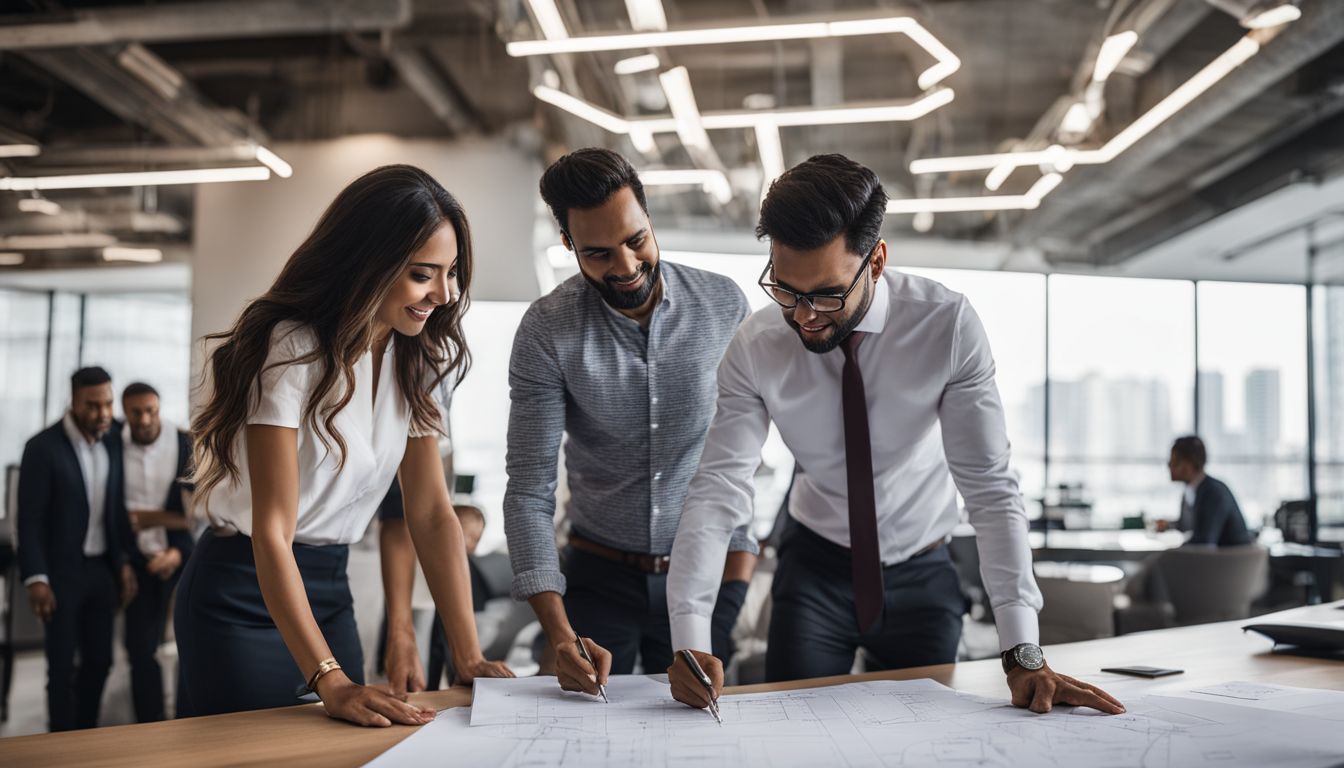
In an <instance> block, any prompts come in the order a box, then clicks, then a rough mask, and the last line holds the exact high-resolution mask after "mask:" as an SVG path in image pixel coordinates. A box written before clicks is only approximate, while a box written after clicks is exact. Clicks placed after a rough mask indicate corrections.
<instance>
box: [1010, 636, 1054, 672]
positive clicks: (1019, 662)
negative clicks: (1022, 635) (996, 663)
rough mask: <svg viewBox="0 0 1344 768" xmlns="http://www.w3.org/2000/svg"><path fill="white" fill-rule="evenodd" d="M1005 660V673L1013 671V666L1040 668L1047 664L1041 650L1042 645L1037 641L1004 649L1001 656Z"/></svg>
mask: <svg viewBox="0 0 1344 768" xmlns="http://www.w3.org/2000/svg"><path fill="white" fill-rule="evenodd" d="M1000 658H1001V659H1002V660H1003V671H1004V674H1007V673H1009V672H1012V671H1013V667H1021V668H1023V669H1031V670H1035V669H1040V668H1041V667H1044V666H1045V654H1044V653H1042V652H1041V646H1039V645H1037V644H1035V643H1022V644H1020V645H1015V646H1013V647H1012V648H1009V649H1008V650H1006V651H1004V652H1003V654H1002V655H1001V656H1000Z"/></svg>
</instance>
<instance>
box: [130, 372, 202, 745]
mask: <svg viewBox="0 0 1344 768" xmlns="http://www.w3.org/2000/svg"><path fill="white" fill-rule="evenodd" d="M121 411H122V413H123V414H125V416H126V424H125V426H123V427H122V430H121V441H122V462H123V466H124V467H125V476H126V510H127V513H128V514H129V516H130V520H131V523H132V525H133V526H134V528H135V529H136V541H135V546H133V547H131V553H130V558H129V559H130V562H131V565H132V566H133V567H134V568H135V574H136V579H137V583H138V585H139V588H138V589H137V590H136V597H135V599H134V600H132V601H131V604H130V605H128V606H126V655H127V656H128V657H129V658H130V661H131V702H132V703H133V704H134V705H135V719H136V722H140V723H151V722H156V721H158V720H162V719H163V718H164V706H163V670H162V668H161V667H160V666H159V660H158V658H157V656H156V655H155V654H156V652H157V651H158V649H159V645H160V644H161V643H162V642H163V633H164V629H165V628H166V626H167V624H168V606H169V605H171V604H172V595H173V588H174V587H176V586H177V579H178V576H179V575H180V574H181V572H182V565H183V563H185V562H186V561H187V557H188V556H189V555H190V554H191V545H192V542H191V534H190V533H188V532H187V529H188V525H187V516H186V512H185V510H186V504H185V502H184V500H183V498H182V483H181V479H182V478H183V477H186V476H187V474H188V473H189V470H190V460H191V438H190V437H189V436H188V435H187V433H185V432H182V431H180V430H178V429H177V428H175V427H174V426H173V425H172V424H169V423H166V422H164V421H163V420H162V418H161V417H160V416H159V393H158V391H157V390H155V389H154V387H152V386H150V385H148V384H144V383H141V382H136V383H134V384H131V385H130V386H128V387H126V389H125V390H124V391H123V392H122V395H121Z"/></svg>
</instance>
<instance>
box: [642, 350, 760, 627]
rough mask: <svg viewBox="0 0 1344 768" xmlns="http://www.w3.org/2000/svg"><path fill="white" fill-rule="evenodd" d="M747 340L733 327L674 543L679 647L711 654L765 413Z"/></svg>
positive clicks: (672, 580) (674, 620) (673, 607)
mask: <svg viewBox="0 0 1344 768" xmlns="http://www.w3.org/2000/svg"><path fill="white" fill-rule="evenodd" d="M749 341H750V331H749V329H748V328H747V327H746V326H744V327H743V328H740V329H738V332H737V334H736V335H735V336H734V337H733V340H732V342H731V343H730V344H729V345H728V350H727V352H725V353H724V356H723V361H722V362H721V363H720V364H719V373H718V390H719V392H718V406H717V409H716V410H715V413H714V419H713V421H711V422H710V425H709V431H708V433H707V434H706V436H705V448H704V451H703V453H702V454H701V456H700V466H699V469H698V470H697V471H696V473H695V477H694V478H693V479H692V480H691V485H690V490H689V491H688V493H687V497H686V504H685V507H684V508H683V510H682V513H681V523H680V525H679V526H678V527H677V537H676V540H675V541H674V543H673V544H672V565H671V569H670V570H669V571H668V576H667V605H668V616H669V619H670V621H671V624H672V647H673V648H674V649H677V650H682V649H694V650H698V651H704V652H709V651H710V623H711V617H712V616H713V613H714V603H715V600H716V599H717V598H718V591H719V582H720V580H721V577H722V575H723V563H724V558H725V557H726V556H727V553H728V549H729V542H730V540H734V539H735V537H736V536H738V535H739V533H740V531H737V530H735V529H741V528H742V527H743V526H745V525H747V524H748V523H750V522H751V513H752V501H753V496H754V492H755V489H754V486H753V484H752V477H753V475H754V474H755V472H756V468H757V467H758V466H759V465H760V462H761V446H762V445H764V444H765V438H766V434H767V432H768V430H769V427H770V416H769V412H768V411H767V410H766V407H765V403H764V402H763V401H762V400H761V397H760V393H759V391H758V390H757V387H756V385H755V382H754V378H755V377H754V375H753V373H752V368H751V359H750V356H749V354H748V345H749ZM743 535H745V534H743ZM753 546H754V543H753Z"/></svg>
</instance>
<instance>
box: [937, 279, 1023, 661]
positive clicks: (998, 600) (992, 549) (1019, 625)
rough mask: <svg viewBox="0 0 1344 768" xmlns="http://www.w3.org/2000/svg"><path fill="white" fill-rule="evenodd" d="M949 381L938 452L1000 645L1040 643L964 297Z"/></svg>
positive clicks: (990, 364)
mask: <svg viewBox="0 0 1344 768" xmlns="http://www.w3.org/2000/svg"><path fill="white" fill-rule="evenodd" d="M951 370H952V375H951V378H950V380H949V382H948V384H947V386H946V388H945V389H944V391H943V397H942V401H941V403H940V405H939V411H938V416H939V420H940V422H941V423H942V432H943V451H944V453H945V455H946V457H947V465H948V467H949V469H951V471H952V477H953V479H954V480H955V481H956V484H957V489H958V490H959V491H960V492H961V496H962V498H963V499H965V502H966V513H967V516H968V518H969V520H970V523H971V525H972V526H973V527H974V528H975V540H976V548H977V549H978V550H979V553H980V575H981V577H982V578H983V579H984V582H985V586H986V588H987V589H988V591H989V598H990V605H991V607H992V608H993V611H994V620H995V623H996V624H997V626H998V631H999V644H1000V646H1001V648H1002V649H1003V650H1007V649H1009V648H1012V647H1013V646H1015V645H1018V644H1020V643H1038V642H1040V629H1039V624H1038V621H1037V612H1038V611H1040V609H1041V605H1042V602H1043V601H1042V599H1041V592H1040V590H1039V589H1038V588H1037V586H1036V579H1035V577H1034V576H1033V575H1032V570H1031V545H1030V542H1029V540H1028V538H1027V514H1026V509H1025V508H1024V507H1023V504H1022V493H1021V491H1020V490H1019V488H1018V485H1017V478H1016V477H1015V476H1014V475H1013V473H1012V470H1011V469H1010V468H1009V456H1010V454H1011V450H1010V446H1009V443H1008V431H1007V428H1006V427H1005V426H1004V417H1003V405H1002V403H1001V402H1000V400H999V391H998V387H997V385H996V384H995V382H994V357H993V355H992V354H991V351H990V347H989V339H988V337H987V336H986V335H985V329H984V326H983V325H981V323H980V318H979V316H978V315H977V314H976V313H975V310H974V309H973V308H972V307H971V305H970V303H969V302H967V301H966V300H965V299H963V300H962V302H961V306H960V308H959V310H958V313H957V321H956V330H955V332H954V334H953V341H952V361H951Z"/></svg>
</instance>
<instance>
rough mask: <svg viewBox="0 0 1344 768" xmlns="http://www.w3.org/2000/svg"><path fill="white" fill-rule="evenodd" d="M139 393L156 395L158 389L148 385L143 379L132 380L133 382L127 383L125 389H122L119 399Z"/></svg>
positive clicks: (135, 395) (138, 394)
mask: <svg viewBox="0 0 1344 768" xmlns="http://www.w3.org/2000/svg"><path fill="white" fill-rule="evenodd" d="M140 395H153V396H155V397H158V396H159V390H157V389H155V388H153V387H151V386H150V385H148V384H146V383H145V382H143V381H137V382H134V383H133V384H128V385H127V386H126V389H124V390H122V393H121V399H122V400H125V399H126V398H128V397H139V396H140Z"/></svg>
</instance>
